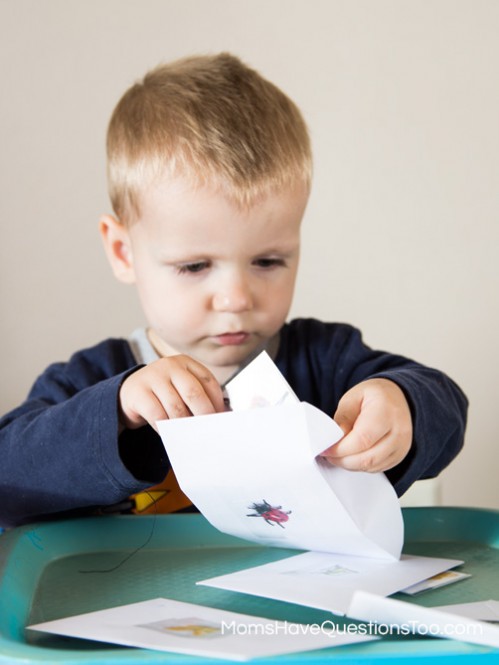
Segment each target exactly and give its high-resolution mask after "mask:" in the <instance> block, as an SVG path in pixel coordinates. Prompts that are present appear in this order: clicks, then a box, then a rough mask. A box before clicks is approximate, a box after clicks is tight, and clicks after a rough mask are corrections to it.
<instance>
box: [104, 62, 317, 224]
mask: <svg viewBox="0 0 499 665" xmlns="http://www.w3.org/2000/svg"><path fill="white" fill-rule="evenodd" d="M107 154H108V183H109V195H110V198H111V203H112V205H113V209H114V212H115V213H116V215H117V217H118V219H120V220H121V221H125V222H129V221H130V220H131V219H133V218H134V217H136V216H137V215H138V214H139V212H140V195H141V192H142V191H143V190H144V189H145V188H146V187H147V186H149V185H151V184H153V183H154V182H155V180H156V179H157V178H159V177H161V176H164V175H168V176H172V177H178V176H180V177H186V178H188V179H189V180H190V181H192V183H193V184H195V185H203V184H207V183H209V184H213V183H215V184H216V185H217V186H218V187H220V188H221V189H222V191H223V193H224V195H226V196H228V197H229V198H230V199H231V200H233V201H235V202H236V203H238V204H239V205H241V206H243V205H251V203H252V202H254V201H255V200H256V199H257V198H258V197H259V196H261V195H263V194H267V193H269V192H270V191H274V190H278V189H279V188H284V187H290V186H291V187H292V186H295V185H297V184H304V185H305V186H306V187H307V188H308V187H309V186H310V180H311V171H312V156H311V148H310V140H309V136H308V131H307V127H306V125H305V122H304V120H303V117H302V115H301V113H300V111H299V110H298V108H297V106H296V105H295V104H294V103H293V102H292V101H291V100H290V99H289V98H288V97H287V96H286V95H285V94H284V93H283V92H282V91H281V90H279V88H277V87H276V86H275V85H273V84H272V83H270V82H269V81H267V80H265V79H264V78H263V77H262V76H260V74H258V73H257V72H256V71H254V70H253V69H250V68H249V67H247V66H246V65H245V64H243V63H242V62H241V61H240V60H239V59H238V58H236V57H235V56H233V55H230V54H228V53H221V54H219V55H214V56H195V57H189V58H185V59H182V60H178V61H176V62H173V63H170V64H166V65H161V66H159V67H157V68H156V69H154V70H152V71H151V72H149V73H148V74H146V76H145V77H144V79H143V80H142V81H141V82H138V83H136V84H135V85H133V86H132V87H131V88H130V89H129V90H128V91H127V92H126V93H125V94H124V95H123V97H122V98H121V100H120V101H119V102H118V105H117V106H116V108H115V110H114V113H113V115H112V117H111V120H110V123H109V128H108V135H107Z"/></svg>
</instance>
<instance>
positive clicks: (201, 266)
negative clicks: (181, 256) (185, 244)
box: [177, 261, 210, 275]
mask: <svg viewBox="0 0 499 665" xmlns="http://www.w3.org/2000/svg"><path fill="white" fill-rule="evenodd" d="M209 267H210V263H209V261H193V262H192V263H182V264H180V265H178V266H177V272H178V273H179V274H180V275H185V274H192V275H194V274H196V273H199V272H202V271H203V270H206V269H207V268H209Z"/></svg>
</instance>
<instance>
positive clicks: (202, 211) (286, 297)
mask: <svg viewBox="0 0 499 665" xmlns="http://www.w3.org/2000/svg"><path fill="white" fill-rule="evenodd" d="M306 202H307V193H306V192H305V190H304V189H303V190H300V191H297V192H291V191H285V192H283V193H282V194H271V195H269V196H267V197H266V198H264V199H263V200H261V201H260V202H258V203H257V204H255V205H254V206H252V207H250V208H249V209H247V210H241V209H240V208H238V207H237V206H236V205H234V204H232V203H230V202H229V201H228V200H227V199H226V198H225V197H223V196H222V195H221V194H220V193H218V192H217V191H216V190H215V189H211V188H208V187H205V188H199V189H193V188H192V187H190V186H189V185H188V184H187V183H185V182H184V181H182V180H179V179H178V180H173V181H172V180H170V181H168V180H165V181H163V182H161V183H160V184H159V185H156V186H154V187H152V188H151V189H150V190H148V191H147V193H146V194H145V195H144V196H143V199H142V203H141V214H140V217H139V219H138V220H137V221H136V222H134V223H133V224H132V225H131V227H130V228H129V229H126V228H124V227H122V226H121V227H120V228H121V233H122V242H121V244H120V249H119V251H120V258H119V260H120V261H121V268H120V270H121V274H119V273H120V270H116V266H114V267H115V274H116V275H117V276H118V278H119V279H121V280H122V281H126V282H134V283H135V284H136V286H137V289H138V293H139V298H140V301H141V304H142V307H143V309H144V312H145V315H146V319H147V322H148V325H149V327H150V335H151V339H152V341H153V343H154V344H155V346H156V347H157V350H158V351H159V352H160V353H161V354H162V355H171V354H172V353H185V354H187V355H190V356H192V357H193V358H195V359H196V360H198V361H199V362H201V363H203V364H204V365H206V366H207V367H208V368H209V369H211V370H212V371H213V373H214V374H215V376H216V377H217V378H218V380H219V381H221V382H222V381H224V380H226V378H228V376H229V375H230V374H231V372H232V371H233V370H234V369H235V368H237V366H238V365H240V364H241V363H242V362H243V361H244V360H245V359H246V358H247V357H248V356H249V355H250V354H251V353H252V352H254V351H256V350H258V349H259V348H261V347H263V346H264V345H265V344H266V343H267V342H268V341H270V340H271V339H272V338H274V337H275V336H276V335H277V333H278V331H279V329H280V328H281V326H282V325H283V323H284V321H285V320H286V317H287V315H288V311H289V308H290V305H291V300H292V296H293V290H294V284H295V277H296V272H297V268H298V258H299V248H300V222H301V219H302V216H303V213H304V210H305V206H306ZM104 235H106V234H104ZM108 255H109V248H108ZM112 262H113V261H112Z"/></svg>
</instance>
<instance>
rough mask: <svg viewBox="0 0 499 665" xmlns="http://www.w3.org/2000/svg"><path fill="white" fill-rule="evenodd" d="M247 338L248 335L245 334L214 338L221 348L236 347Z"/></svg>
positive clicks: (239, 333)
mask: <svg viewBox="0 0 499 665" xmlns="http://www.w3.org/2000/svg"><path fill="white" fill-rule="evenodd" d="M248 338H249V333H247V332H236V333H222V334H221V335H217V336H216V337H215V339H216V340H217V342H218V343H219V344H220V345H221V346H238V345H239V344H244V343H245V342H246V341H247V340H248Z"/></svg>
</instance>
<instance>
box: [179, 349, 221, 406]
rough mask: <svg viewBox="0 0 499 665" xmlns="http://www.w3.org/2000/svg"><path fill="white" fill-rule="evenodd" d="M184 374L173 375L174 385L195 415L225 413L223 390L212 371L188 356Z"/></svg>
mask: <svg viewBox="0 0 499 665" xmlns="http://www.w3.org/2000/svg"><path fill="white" fill-rule="evenodd" d="M183 369H184V370H185V373H184V372H180V373H177V372H175V373H173V374H172V384H173V385H174V386H175V388H176V390H177V391H178V393H179V394H180V395H181V397H182V398H183V400H184V402H185V403H186V404H187V406H188V407H189V409H190V411H191V413H192V414H193V415H204V414H208V413H215V412H222V411H225V403H224V399H223V393H222V388H221V387H220V385H219V383H218V381H217V380H216V378H215V377H214V376H213V374H212V373H211V372H210V370H209V369H208V368H207V367H205V366H204V365H201V363H198V362H197V361H195V360H194V359H192V358H189V357H188V356H186V357H185V361H184V365H183Z"/></svg>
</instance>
